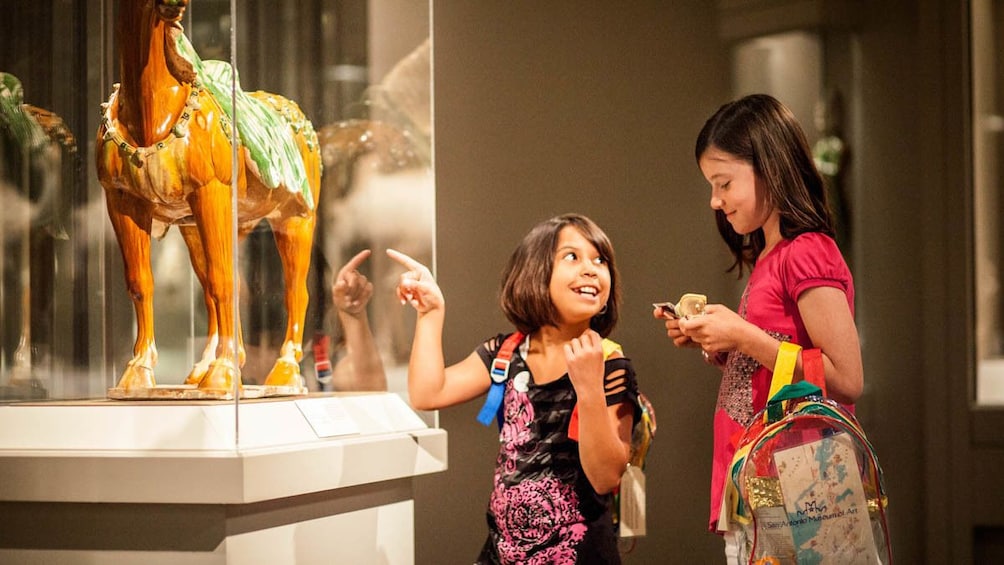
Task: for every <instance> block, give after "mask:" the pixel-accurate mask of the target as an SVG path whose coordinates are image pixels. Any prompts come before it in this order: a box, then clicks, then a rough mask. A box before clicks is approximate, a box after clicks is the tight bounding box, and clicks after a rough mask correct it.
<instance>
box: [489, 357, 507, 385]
mask: <svg viewBox="0 0 1004 565" xmlns="http://www.w3.org/2000/svg"><path fill="white" fill-rule="evenodd" d="M491 377H492V382H493V383H499V384H501V383H504V382H505V381H506V379H507V378H508V377H509V360H508V359H498V358H496V359H495V361H494V362H492V370H491Z"/></svg>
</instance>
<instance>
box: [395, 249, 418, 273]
mask: <svg viewBox="0 0 1004 565" xmlns="http://www.w3.org/2000/svg"><path fill="white" fill-rule="evenodd" d="M387 256H388V257H390V258H391V259H393V260H395V261H397V262H398V263H400V264H401V265H402V266H404V268H406V269H408V270H421V269H425V265H423V264H421V263H419V262H418V261H416V260H414V259H412V258H411V257H408V256H407V255H405V254H404V253H401V252H400V251H398V250H396V249H387Z"/></svg>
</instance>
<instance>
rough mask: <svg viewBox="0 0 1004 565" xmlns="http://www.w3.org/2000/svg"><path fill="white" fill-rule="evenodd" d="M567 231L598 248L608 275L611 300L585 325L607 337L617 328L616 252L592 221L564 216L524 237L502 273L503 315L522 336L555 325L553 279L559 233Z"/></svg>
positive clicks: (556, 317) (573, 216) (618, 291)
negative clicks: (552, 293)
mask: <svg viewBox="0 0 1004 565" xmlns="http://www.w3.org/2000/svg"><path fill="white" fill-rule="evenodd" d="M566 226H572V227H574V228H575V229H577V230H579V233H581V234H582V235H583V237H585V238H586V239H587V240H588V241H589V242H590V243H591V244H592V245H593V246H594V247H595V248H596V250H597V251H598V252H599V254H600V257H601V258H602V259H603V261H604V262H605V263H606V264H607V268H608V270H609V271H610V295H609V297H608V299H607V305H606V309H605V310H604V311H603V312H602V313H601V314H598V315H596V316H594V317H593V319H592V320H591V321H590V322H589V327H591V328H592V329H593V330H595V331H596V332H597V333H598V334H600V335H601V336H603V337H607V336H608V335H610V333H611V332H612V331H613V329H614V327H615V326H616V325H617V319H618V316H619V313H620V303H621V296H620V294H621V292H620V276H619V274H618V272H617V263H616V261H615V259H614V248H613V245H611V243H610V239H609V238H608V237H607V234H606V233H604V232H603V230H602V229H600V227H599V226H597V225H596V223H595V222H593V221H592V220H590V219H589V218H587V217H585V216H582V215H580V214H564V215H561V216H556V217H554V218H551V219H549V220H545V221H543V222H541V223H539V224H537V225H536V226H534V228H533V229H531V230H530V231H529V232H528V233H527V234H526V235H525V236H524V237H523V241H521V242H520V244H519V246H518V247H516V250H515V251H513V253H512V255H511V256H510V257H509V262H508V263H507V264H506V267H505V270H504V271H503V272H502V288H501V291H500V293H499V294H500V296H499V299H500V303H501V307H502V312H503V313H504V314H505V316H506V318H507V319H508V320H509V321H510V322H512V324H513V325H514V326H516V329H517V330H519V331H520V332H522V333H524V334H530V333H533V332H534V331H536V330H538V329H539V328H541V327H543V326H557V324H558V322H559V318H558V311H557V309H556V308H555V307H554V303H553V302H552V301H551V274H552V273H553V271H554V253H555V251H556V250H557V245H558V234H559V233H560V232H561V230H562V229H564V228H565V227H566Z"/></svg>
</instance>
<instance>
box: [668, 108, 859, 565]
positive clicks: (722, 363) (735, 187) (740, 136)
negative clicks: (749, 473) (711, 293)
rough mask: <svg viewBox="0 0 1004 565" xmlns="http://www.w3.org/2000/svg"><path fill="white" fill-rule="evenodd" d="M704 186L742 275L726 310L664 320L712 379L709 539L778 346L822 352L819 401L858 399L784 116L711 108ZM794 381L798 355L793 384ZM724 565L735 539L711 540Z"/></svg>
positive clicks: (849, 343)
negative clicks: (716, 372) (718, 375)
mask: <svg viewBox="0 0 1004 565" xmlns="http://www.w3.org/2000/svg"><path fill="white" fill-rule="evenodd" d="M694 153H695V157H696V158H697V163H698V165H699V167H700V169H701V173H702V174H703V175H704V178H705V179H707V181H708V183H710V185H711V200H710V205H711V209H712V210H714V213H715V221H716V222H717V224H718V231H719V233H720V234H721V236H722V239H723V240H724V241H725V244H726V245H727V246H728V248H729V250H730V251H731V252H732V254H733V256H734V257H735V262H734V263H733V265H732V267H731V268H730V269H729V270H730V271H732V270H736V271H738V275H739V276H740V277H741V276H743V274H744V273H745V271H746V269H747V268H748V269H749V271H750V275H749V280H748V282H747V284H746V289H745V291H744V292H743V296H742V299H741V300H740V302H739V308H738V310H737V311H733V310H731V309H729V308H728V307H726V306H724V305H722V304H709V305H707V307H706V308H705V310H704V314H703V315H700V316H694V317H690V318H683V319H677V318H666V315H665V314H664V313H663V312H662V311H661V310H659V309H657V310H656V311H655V312H654V315H655V316H656V317H657V318H664V319H665V325H666V331H667V334H668V336H669V337H670V339H672V340H673V343H674V345H676V346H677V347H693V348H699V349H701V350H702V352H703V354H704V357H705V359H706V360H707V361H708V362H709V363H712V364H714V365H716V366H718V367H719V368H721V370H722V380H721V385H720V387H719V392H718V402H717V405H716V408H715V418H714V460H713V464H712V473H711V517H710V528H711V529H712V530H717V527H716V526H717V524H718V518H719V508H720V506H721V499H722V492H723V486H724V484H725V479H726V468H727V466H728V465H729V463H730V462H731V461H732V456H733V454H734V452H735V442H736V441H737V440H738V435H739V434H740V433H741V432H742V430H743V429H744V428H745V427H746V426H747V425H749V424H750V422H751V420H752V418H753V415H754V414H756V413H757V412H758V411H759V410H761V409H763V408H764V406H765V405H766V402H767V391H768V389H769V387H770V379H771V376H772V369H773V367H774V362H775V359H776V357H777V352H778V348H779V347H780V343H781V342H782V341H790V342H793V343H796V344H798V345H801V346H802V347H803V348H818V349H819V350H821V352H822V360H823V368H824V374H825V378H826V386H827V389H828V393H829V396H830V397H831V398H833V399H834V400H836V401H838V402H841V403H844V404H848V405H851V404H853V403H854V402H855V401H856V400H857V398H858V397H859V396H860V394H861V389H862V386H863V371H862V364H861V347H860V344H859V341H858V332H857V328H856V326H855V325H854V283H853V280H852V277H851V273H850V270H849V269H848V268H847V264H846V263H845V261H844V259H843V256H842V255H841V253H840V250H839V249H838V248H837V245H836V243H835V242H834V239H833V237H834V226H833V220H832V216H831V214H830V209H829V207H828V206H827V202H826V190H825V187H824V185H823V180H822V178H821V177H820V175H819V172H818V171H817V170H816V167H815V165H814V163H813V160H812V153H811V151H810V149H809V146H808V143H807V142H806V139H805V134H804V133H803V132H802V129H801V127H800V126H799V124H798V122H797V121H796V120H795V117H794V115H793V114H792V113H791V111H790V110H788V108H786V107H785V106H784V105H782V104H781V103H780V102H778V101H777V100H776V99H774V98H772V97H770V96H768V95H764V94H755V95H750V96H746V97H744V98H741V99H739V100H736V101H734V102H731V103H729V104H726V105H724V106H722V107H721V108H720V109H719V110H718V111H717V112H716V113H715V114H714V115H713V116H711V118H709V119H708V121H707V122H706V123H705V125H704V128H703V129H702V130H701V132H700V134H699V135H698V137H697V143H696V147H695V150H694ZM801 378H802V361H801V354H799V359H798V360H797V362H796V367H795V380H800V379H801ZM722 533H723V534H724V535H725V540H726V556H727V558H728V561H729V562H730V563H736V562H744V561H743V558H744V557H745V555H744V547H743V545H744V544H743V543H742V540H740V539H738V537H737V535H736V534H733V533H731V532H722Z"/></svg>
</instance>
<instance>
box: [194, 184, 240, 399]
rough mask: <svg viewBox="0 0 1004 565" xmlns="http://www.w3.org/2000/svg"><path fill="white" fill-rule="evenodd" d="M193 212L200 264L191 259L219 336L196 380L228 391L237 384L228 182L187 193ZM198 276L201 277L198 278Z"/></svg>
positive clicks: (231, 211)
mask: <svg viewBox="0 0 1004 565" xmlns="http://www.w3.org/2000/svg"><path fill="white" fill-rule="evenodd" d="M188 202H189V205H190V206H191V208H192V215H193V216H194V217H195V223H196V226H197V229H198V235H199V240H200V241H201V244H202V251H203V252H202V253H201V257H202V261H203V262H204V263H203V265H202V267H200V266H199V265H198V263H199V261H198V260H193V267H194V268H195V269H196V272H198V270H199V269H200V268H201V269H203V270H204V276H205V281H204V282H203V288H204V291H205V292H206V294H207V298H206V306H207V307H209V308H211V309H212V310H213V313H211V314H210V319H215V320H216V330H217V335H218V336H219V339H218V343H217V344H216V354H215V358H214V359H213V360H212V361H211V362H210V363H209V367H208V369H207V371H206V373H205V375H203V377H202V379H201V380H200V381H199V388H200V389H204V390H213V391H226V392H229V391H231V390H232V389H233V386H234V379H235V378H236V379H237V384H238V385H239V384H240V377H239V373H238V366H239V363H240V359H239V355H238V351H239V350H240V348H241V346H240V345H239V344H238V343H236V338H238V337H239V334H235V333H234V327H235V322H236V320H237V317H236V311H235V309H234V296H235V294H234V280H235V279H234V268H233V266H234V265H233V262H234V243H233V231H232V229H233V228H232V226H233V222H234V214H233V210H232V209H231V205H230V185H228V184H224V183H222V182H220V181H219V180H216V179H213V180H211V181H209V182H208V183H207V184H206V185H205V186H203V187H201V188H199V189H196V190H194V191H192V192H191V193H190V194H189V196H188ZM200 278H201V277H200Z"/></svg>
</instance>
